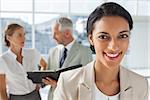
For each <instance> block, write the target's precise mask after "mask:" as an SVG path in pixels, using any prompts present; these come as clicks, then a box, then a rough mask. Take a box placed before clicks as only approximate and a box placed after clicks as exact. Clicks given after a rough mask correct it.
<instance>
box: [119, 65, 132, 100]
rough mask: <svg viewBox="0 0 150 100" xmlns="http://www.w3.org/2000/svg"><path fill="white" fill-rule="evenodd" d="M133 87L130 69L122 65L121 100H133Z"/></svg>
mask: <svg viewBox="0 0 150 100" xmlns="http://www.w3.org/2000/svg"><path fill="white" fill-rule="evenodd" d="M132 92H133V88H132V85H131V83H130V75H129V73H128V70H127V69H125V68H123V66H120V100H133V99H132V96H133V95H132Z"/></svg>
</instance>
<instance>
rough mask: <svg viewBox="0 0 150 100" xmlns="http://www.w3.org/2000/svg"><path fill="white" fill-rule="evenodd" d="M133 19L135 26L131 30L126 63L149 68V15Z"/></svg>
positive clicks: (128, 65) (129, 66) (130, 66)
mask: <svg viewBox="0 0 150 100" xmlns="http://www.w3.org/2000/svg"><path fill="white" fill-rule="evenodd" d="M133 19H134V28H133V30H132V32H131V39H130V46H129V52H128V54H127V57H126V58H125V63H126V65H127V67H128V68H136V69H137V68H138V69H140V68H141V69H145V68H146V69H147V68H148V65H150V62H148V61H150V46H148V45H150V44H148V43H150V35H149V34H150V31H148V29H149V28H150V27H148V24H149V23H150V22H148V17H133ZM148 49H149V50H148ZM148 52H149V53H148ZM148 54H149V55H148ZM148 59H149V60H148ZM148 63H149V64H148ZM149 67H150V66H149Z"/></svg>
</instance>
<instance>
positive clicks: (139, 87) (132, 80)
mask: <svg viewBox="0 0 150 100" xmlns="http://www.w3.org/2000/svg"><path fill="white" fill-rule="evenodd" d="M121 70H122V73H123V75H122V76H123V77H124V79H126V80H124V81H128V83H129V84H130V85H131V86H132V87H133V88H134V90H135V91H136V92H139V93H141V91H145V90H147V89H148V80H147V79H146V78H145V77H144V76H142V75H140V74H138V73H135V72H133V71H131V70H129V69H126V68H123V67H122V68H121Z"/></svg>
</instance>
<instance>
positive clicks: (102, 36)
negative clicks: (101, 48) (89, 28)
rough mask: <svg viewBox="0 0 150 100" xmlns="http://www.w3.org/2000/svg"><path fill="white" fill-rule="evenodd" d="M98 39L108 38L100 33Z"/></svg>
mask: <svg viewBox="0 0 150 100" xmlns="http://www.w3.org/2000/svg"><path fill="white" fill-rule="evenodd" d="M98 38H99V39H109V37H108V36H107V35H100V36H98Z"/></svg>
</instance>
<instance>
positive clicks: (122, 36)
mask: <svg viewBox="0 0 150 100" xmlns="http://www.w3.org/2000/svg"><path fill="white" fill-rule="evenodd" d="M128 37H129V35H127V34H122V35H120V36H119V38H123V39H124V38H128Z"/></svg>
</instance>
